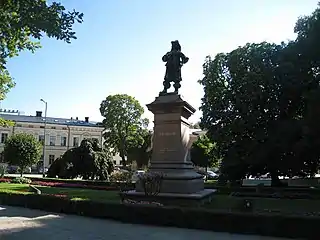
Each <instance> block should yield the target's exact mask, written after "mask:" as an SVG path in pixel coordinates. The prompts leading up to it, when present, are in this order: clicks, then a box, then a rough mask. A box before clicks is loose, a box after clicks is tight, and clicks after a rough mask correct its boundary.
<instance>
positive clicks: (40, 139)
mask: <svg viewBox="0 0 320 240" xmlns="http://www.w3.org/2000/svg"><path fill="white" fill-rule="evenodd" d="M39 142H41V144H42V145H43V144H44V135H39Z"/></svg>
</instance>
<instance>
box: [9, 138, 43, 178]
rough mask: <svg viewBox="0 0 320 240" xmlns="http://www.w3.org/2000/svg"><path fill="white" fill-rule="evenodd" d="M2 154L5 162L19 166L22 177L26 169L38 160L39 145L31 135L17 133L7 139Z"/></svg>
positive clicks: (39, 155)
mask: <svg viewBox="0 0 320 240" xmlns="http://www.w3.org/2000/svg"><path fill="white" fill-rule="evenodd" d="M3 153H4V159H5V161H7V162H8V163H9V164H10V165H16V166H19V169H20V173H21V175H22V173H23V172H24V170H25V168H26V167H28V166H31V165H32V164H35V163H37V162H38V161H39V160H40V157H41V144H40V143H39V142H38V141H37V139H35V137H34V136H33V135H30V134H26V133H17V134H14V135H12V136H10V137H9V138H8V139H7V141H6V142H5V145H4V151H3Z"/></svg>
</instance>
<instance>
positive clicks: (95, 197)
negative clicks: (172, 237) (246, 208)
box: [0, 183, 320, 215]
mask: <svg viewBox="0 0 320 240" xmlns="http://www.w3.org/2000/svg"><path fill="white" fill-rule="evenodd" d="M37 188H39V189H40V190H41V192H42V193H44V194H50V195H66V196H67V197H68V198H70V199H72V200H92V201H95V202H115V203H119V202H120V197H119V192H118V191H104V190H91V189H81V188H59V187H47V186H37ZM28 189H29V185H28V184H12V183H0V193H1V192H12V193H22V194H32V193H30V192H28ZM244 199H252V202H253V212H269V211H271V212H273V213H274V212H275V213H281V214H298V215H311V214H312V215H320V200H307V199H294V200H291V199H271V198H241V197H233V196H228V195H215V196H214V197H213V200H212V202H211V203H208V204H205V205H204V206H202V207H201V208H205V209H208V210H219V211H231V212H233V211H241V205H242V203H243V200H244Z"/></svg>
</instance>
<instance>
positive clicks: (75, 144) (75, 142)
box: [73, 137, 79, 147]
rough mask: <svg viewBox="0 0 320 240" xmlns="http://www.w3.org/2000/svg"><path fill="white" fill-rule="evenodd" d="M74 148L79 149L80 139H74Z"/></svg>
mask: <svg viewBox="0 0 320 240" xmlns="http://www.w3.org/2000/svg"><path fill="white" fill-rule="evenodd" d="M73 146H74V147H79V137H74V138H73Z"/></svg>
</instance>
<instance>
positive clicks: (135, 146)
mask: <svg viewBox="0 0 320 240" xmlns="http://www.w3.org/2000/svg"><path fill="white" fill-rule="evenodd" d="M137 136H138V138H137V139H136V140H135V141H134V142H132V143H131V144H129V148H128V162H130V163H132V162H133V161H135V162H136V163H137V167H138V168H142V167H147V166H148V165H149V162H150V160H151V155H152V146H151V145H152V136H153V134H152V132H151V131H148V130H147V129H145V128H141V129H140V130H139V131H138V134H137Z"/></svg>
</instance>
